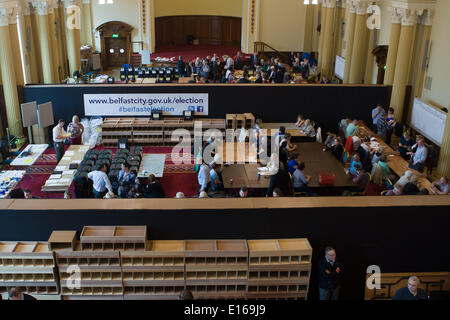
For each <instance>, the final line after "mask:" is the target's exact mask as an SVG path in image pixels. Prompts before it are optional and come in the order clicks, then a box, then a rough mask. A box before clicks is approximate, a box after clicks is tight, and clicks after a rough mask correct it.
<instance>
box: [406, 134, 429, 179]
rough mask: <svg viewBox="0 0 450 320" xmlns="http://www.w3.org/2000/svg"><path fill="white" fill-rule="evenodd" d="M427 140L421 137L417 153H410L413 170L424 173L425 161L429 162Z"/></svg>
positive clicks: (418, 141)
mask: <svg viewBox="0 0 450 320" xmlns="http://www.w3.org/2000/svg"><path fill="white" fill-rule="evenodd" d="M424 140H425V139H424V138H423V137H419V138H418V140H417V149H416V151H415V152H408V154H411V157H412V161H411V162H410V163H409V167H410V168H411V169H415V170H417V171H419V172H423V169H424V166H425V160H427V155H428V150H427V148H426V147H425V141H424Z"/></svg>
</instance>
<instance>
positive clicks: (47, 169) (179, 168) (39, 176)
mask: <svg viewBox="0 0 450 320" xmlns="http://www.w3.org/2000/svg"><path fill="white" fill-rule="evenodd" d="M66 149H67V148H66ZM95 149H96V150H101V149H105V148H102V147H96V148H95ZM108 149H110V150H112V151H113V153H115V152H116V150H117V148H108ZM143 152H144V153H165V154H166V163H165V168H164V176H163V178H162V179H161V183H162V185H163V188H164V191H165V193H166V197H167V198H169V197H174V196H175V195H176V193H177V192H180V191H181V192H183V193H184V194H185V196H186V197H192V196H194V195H196V194H197V192H198V184H197V175H196V174H195V172H194V164H193V163H192V161H191V163H190V164H189V163H187V162H188V160H189V159H191V155H190V154H184V155H182V157H183V159H184V161H185V163H186V164H182V165H176V164H174V162H173V161H172V155H171V152H172V147H144V148H143ZM56 164H57V163H56V155H55V150H54V149H53V148H49V149H47V150H46V152H45V153H44V154H43V155H42V157H41V158H40V159H38V161H36V163H35V165H33V166H32V167H31V168H28V169H27V174H26V175H25V176H24V178H23V179H22V180H21V181H20V183H19V188H22V189H23V190H25V189H29V190H31V193H32V195H33V196H34V197H39V198H47V193H46V192H42V191H41V188H42V186H43V185H44V184H45V182H46V181H47V179H48V178H49V176H50V175H51V173H52V172H53V170H54V168H55V167H56ZM11 169H12V168H11ZM141 183H145V181H141ZM70 193H71V195H72V197H75V191H74V186H73V184H72V186H71V188H70ZM62 197H63V194H62V193H51V194H49V198H55V199H57V198H62Z"/></svg>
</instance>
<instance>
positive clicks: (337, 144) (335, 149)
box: [323, 137, 344, 160]
mask: <svg viewBox="0 0 450 320" xmlns="http://www.w3.org/2000/svg"><path fill="white" fill-rule="evenodd" d="M323 151H324V152H325V151H330V152H331V153H332V154H333V155H334V156H335V157H336V159H338V160H341V158H342V154H343V153H344V146H343V145H342V143H341V138H339V137H336V138H334V139H333V140H332V142H331V146H330V147H328V146H327V145H326V146H325V148H324V149H323Z"/></svg>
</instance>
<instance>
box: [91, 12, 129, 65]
mask: <svg viewBox="0 0 450 320" xmlns="http://www.w3.org/2000/svg"><path fill="white" fill-rule="evenodd" d="M133 29H134V28H133V27H132V26H130V25H129V24H126V23H124V22H120V21H111V22H107V23H104V24H102V25H101V26H99V27H98V28H97V29H96V30H97V31H98V32H100V41H101V50H102V53H101V58H102V66H103V68H104V69H109V68H112V67H120V66H122V65H124V64H127V63H129V62H130V55H131V32H132V31H133Z"/></svg>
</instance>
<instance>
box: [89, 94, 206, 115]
mask: <svg viewBox="0 0 450 320" xmlns="http://www.w3.org/2000/svg"><path fill="white" fill-rule="evenodd" d="M186 110H190V111H192V112H193V113H194V114H195V115H202V116H207V115H208V94H207V93H193V94H189V93H180V94H176V93H153V94H149V93H143V94H139V93H133V94H85V95H84V112H85V115H86V116H101V117H103V116H122V117H127V116H150V115H151V114H152V111H162V113H163V115H170V116H182V115H183V112H184V111H186Z"/></svg>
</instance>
